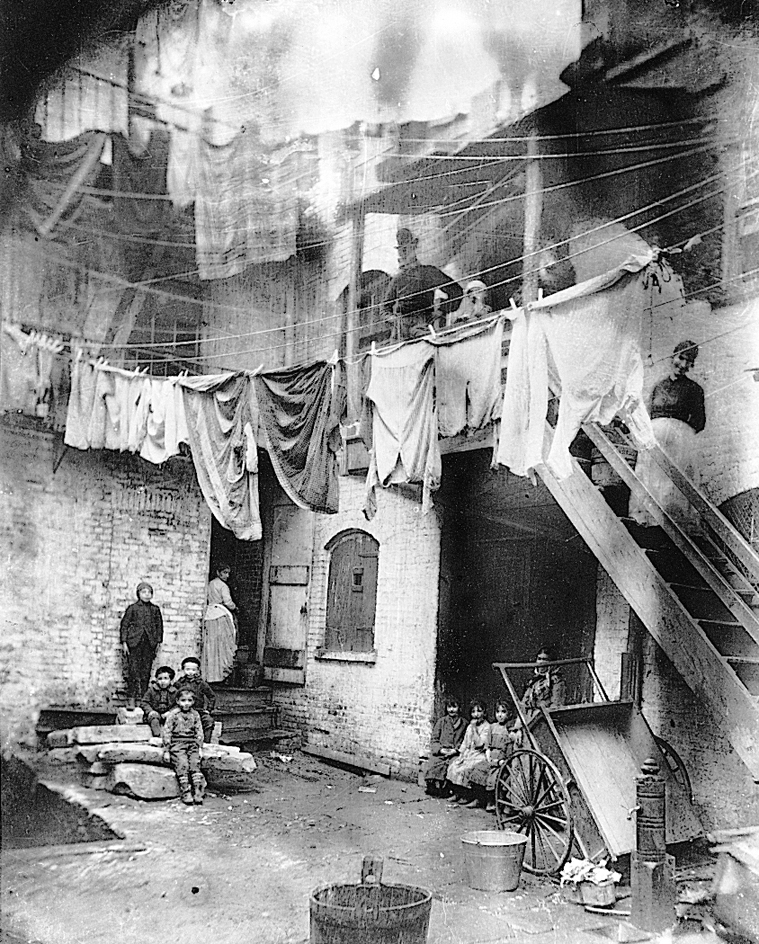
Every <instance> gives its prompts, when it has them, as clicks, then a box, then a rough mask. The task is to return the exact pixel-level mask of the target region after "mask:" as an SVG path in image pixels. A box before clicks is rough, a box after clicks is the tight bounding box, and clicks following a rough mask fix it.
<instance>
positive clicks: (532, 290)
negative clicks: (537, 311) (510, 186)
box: [522, 131, 543, 305]
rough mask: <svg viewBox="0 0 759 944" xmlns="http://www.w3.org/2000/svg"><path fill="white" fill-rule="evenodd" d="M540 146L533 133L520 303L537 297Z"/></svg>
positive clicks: (526, 188)
mask: <svg viewBox="0 0 759 944" xmlns="http://www.w3.org/2000/svg"><path fill="white" fill-rule="evenodd" d="M538 154H539V144H538V140H537V137H536V136H535V132H534V131H533V132H532V134H531V136H530V139H529V141H528V142H527V167H526V172H525V182H524V246H523V254H524V259H523V260H522V304H523V305H526V304H527V303H528V302H534V301H535V300H536V299H537V297H538V264H539V257H538V254H537V252H538V249H539V247H540V218H541V215H542V212H543V171H542V169H541V167H540V160H539V158H538Z"/></svg>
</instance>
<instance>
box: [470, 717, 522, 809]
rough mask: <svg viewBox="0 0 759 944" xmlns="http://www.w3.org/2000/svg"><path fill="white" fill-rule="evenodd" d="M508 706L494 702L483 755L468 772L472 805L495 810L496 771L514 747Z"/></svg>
mask: <svg viewBox="0 0 759 944" xmlns="http://www.w3.org/2000/svg"><path fill="white" fill-rule="evenodd" d="M508 719H509V708H508V705H507V704H506V702H505V701H498V702H496V704H495V722H494V723H493V724H491V725H490V738H489V740H488V746H487V747H486V748H485V757H484V759H482V760H481V761H479V762H478V763H477V765H476V766H475V767H474V768H473V769H472V772H471V773H470V774H469V786H470V788H471V790H472V794H473V796H474V799H473V801H472V805H475V806H479V807H485V809H486V810H487V811H488V812H489V813H492V812H493V811H494V810H495V784H496V781H497V780H498V771H499V770H500V769H501V767H502V766H503V763H504V761H505V760H506V758H507V757H508V756H509V754H510V753H511V752H512V751H513V749H514V739H513V736H512V733H511V727H510V725H509V721H508Z"/></svg>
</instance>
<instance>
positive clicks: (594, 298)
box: [497, 250, 654, 478]
mask: <svg viewBox="0 0 759 944" xmlns="http://www.w3.org/2000/svg"><path fill="white" fill-rule="evenodd" d="M653 259H654V253H653V252H652V251H651V250H648V251H647V252H646V253H642V254H640V255H637V256H634V257H631V258H630V259H629V260H628V261H627V262H626V263H625V264H624V265H622V266H619V267H618V268H616V269H614V270H612V271H610V272H608V273H605V274H604V275H601V276H598V277H597V278H594V279H590V280H588V281H586V282H583V283H580V284H579V285H574V286H572V287H571V288H569V289H565V290H564V291H562V292H557V293H556V294H555V295H550V296H548V297H547V298H545V299H543V300H542V301H540V302H535V303H534V304H532V305H530V306H529V309H528V311H527V312H526V314H523V315H521V316H519V317H517V319H516V321H515V325H514V334H513V337H512V341H511V348H510V351H509V364H508V371H507V376H506V390H505V393H504V402H503V411H502V419H501V437H500V443H499V447H498V452H497V458H498V462H500V463H501V464H502V465H506V466H508V467H509V468H510V469H511V471H512V472H514V473H515V474H517V475H526V474H528V473H529V472H530V470H532V469H534V468H535V467H536V466H537V465H539V464H540V463H541V462H543V461H545V462H547V464H548V465H549V466H550V468H551V470H552V471H553V472H554V474H556V475H557V476H558V477H560V478H565V477H566V476H568V475H570V474H571V471H572V465H571V459H570V455H569V446H570V444H571V443H572V440H573V439H574V437H575V435H576V434H577V432H578V430H579V428H580V426H581V425H582V424H583V423H585V422H590V423H601V424H606V423H609V422H611V420H612V419H613V418H614V416H615V415H616V414H617V413H619V414H620V415H621V416H622V418H623V419H625V421H626V422H628V425H629V426H630V429H631V432H632V433H633V435H634V436H635V437H636V438H637V440H638V444H639V445H640V446H643V447H646V445H647V444H648V443H649V442H651V441H652V440H653V434H652V432H651V426H650V421H649V420H648V414H647V413H646V410H645V407H644V405H643V403H642V384H643V363H642V359H641V355H640V342H641V324H642V316H643V312H644V310H645V309H646V306H647V305H648V304H649V303H650V293H649V292H648V290H647V288H646V270H647V268H648V267H649V265H650V264H651V263H652V261H653ZM549 383H550V384H551V386H553V388H554V391H555V392H556V393H558V394H559V395H560V398H561V399H560V405H559V417H558V421H557V424H556V429H555V432H554V436H553V441H552V443H551V447H550V451H549V453H548V455H547V456H544V455H543V439H544V436H545V420H546V409H547V405H548V387H549Z"/></svg>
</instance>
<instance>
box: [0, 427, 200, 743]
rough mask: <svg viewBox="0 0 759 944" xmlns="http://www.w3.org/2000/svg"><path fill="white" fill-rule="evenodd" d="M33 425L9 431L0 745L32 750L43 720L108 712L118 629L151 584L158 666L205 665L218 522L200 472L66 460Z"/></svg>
mask: <svg viewBox="0 0 759 944" xmlns="http://www.w3.org/2000/svg"><path fill="white" fill-rule="evenodd" d="M33 423H34V421H23V420H18V421H17V422H15V423H14V422H13V421H8V420H6V421H4V422H3V423H2V425H0V436H1V437H2V446H1V448H0V456H1V458H0V492H1V494H2V502H1V503H0V549H1V553H2V561H3V565H4V574H5V580H4V582H3V590H2V613H3V630H2V637H0V638H1V641H0V655H1V660H0V661H1V663H2V666H3V670H2V675H0V703H1V704H2V709H3V711H2V743H3V744H7V743H8V742H9V741H10V742H13V743H33V740H34V735H33V730H34V725H35V723H36V717H37V713H38V711H39V709H40V708H41V707H44V706H47V705H57V706H63V707H100V706H105V705H107V704H108V703H109V699H110V698H111V696H112V694H113V692H114V690H115V689H116V688H118V687H121V683H122V657H121V652H120V647H119V621H120V618H121V615H122V613H123V611H124V609H125V607H126V606H127V604H129V603H131V602H133V601H134V599H136V597H135V588H136V585H137V583H138V582H139V581H140V580H142V579H145V580H148V581H149V582H150V583H152V584H153V587H154V589H155V596H154V601H155V602H156V603H157V604H158V605H159V606H160V607H161V610H162V612H163V617H164V624H165V638H164V644H163V647H162V650H161V651H160V652H159V659H160V661H161V662H166V663H168V664H170V665H173V666H175V667H177V668H178V667H179V662H180V661H181V659H182V658H183V657H184V656H186V655H188V654H197V653H198V651H199V644H200V630H201V618H202V611H203V605H204V602H205V583H206V574H207V566H208V548H209V540H210V513H209V512H208V510H207V508H206V506H205V503H204V502H203V499H202V497H201V495H200V492H199V489H198V486H197V483H196V481H195V474H194V470H193V468H192V463H191V462H189V461H186V460H172V461H170V462H168V463H166V465H164V466H162V467H160V468H159V467H157V466H153V465H151V464H150V463H147V462H145V461H143V460H141V459H139V458H138V457H135V456H127V455H120V454H119V453H115V452H109V451H91V452H80V451H78V450H76V449H67V450H66V452H65V454H64V453H63V444H62V441H61V437H60V436H54V435H53V434H52V433H49V432H43V431H41V430H37V429H35V428H34V426H33Z"/></svg>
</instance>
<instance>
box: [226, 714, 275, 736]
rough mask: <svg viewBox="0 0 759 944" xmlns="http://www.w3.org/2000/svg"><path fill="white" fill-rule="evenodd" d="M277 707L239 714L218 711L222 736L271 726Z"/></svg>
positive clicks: (261, 729) (265, 728)
mask: <svg viewBox="0 0 759 944" xmlns="http://www.w3.org/2000/svg"><path fill="white" fill-rule="evenodd" d="M275 711H276V709H274V708H272V709H271V710H263V711H258V712H253V711H246V712H241V713H239V714H228V713H227V712H224V711H219V712H216V719H217V721H221V736H222V737H228V736H229V735H230V734H232V733H235V734H236V733H237V732H238V731H264V730H267V729H268V728H271V726H272V721H273V719H274V715H275Z"/></svg>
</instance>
